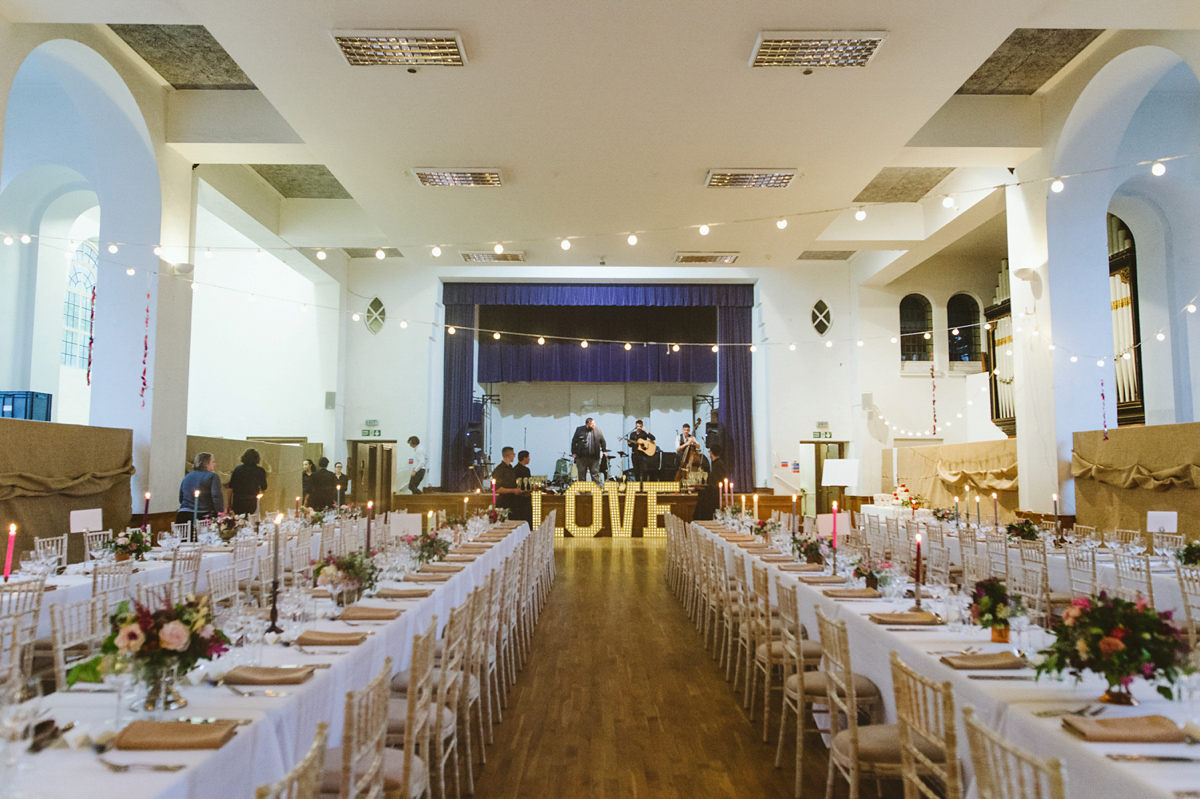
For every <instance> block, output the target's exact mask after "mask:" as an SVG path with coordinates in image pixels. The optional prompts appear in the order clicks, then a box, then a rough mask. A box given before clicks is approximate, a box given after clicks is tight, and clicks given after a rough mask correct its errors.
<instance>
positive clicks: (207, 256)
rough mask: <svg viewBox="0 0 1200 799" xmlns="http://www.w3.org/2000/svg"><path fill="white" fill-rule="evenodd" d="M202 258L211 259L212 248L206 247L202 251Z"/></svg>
mask: <svg viewBox="0 0 1200 799" xmlns="http://www.w3.org/2000/svg"><path fill="white" fill-rule="evenodd" d="M204 257H205V258H212V247H208V248H206V249H205V250H204Z"/></svg>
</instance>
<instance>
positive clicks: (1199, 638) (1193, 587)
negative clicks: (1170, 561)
mask: <svg viewBox="0 0 1200 799" xmlns="http://www.w3.org/2000/svg"><path fill="white" fill-rule="evenodd" d="M1175 574H1176V576H1178V577H1179V590H1180V592H1181V593H1182V594H1183V612H1184V614H1185V616H1184V617H1185V618H1186V619H1187V626H1188V637H1189V639H1190V641H1191V644H1192V649H1193V650H1194V649H1196V647H1197V646H1198V645H1200V566H1184V565H1183V564H1181V563H1178V562H1177V563H1176V564H1175Z"/></svg>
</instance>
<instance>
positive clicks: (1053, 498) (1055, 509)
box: [1050, 494, 1058, 533]
mask: <svg viewBox="0 0 1200 799" xmlns="http://www.w3.org/2000/svg"><path fill="white" fill-rule="evenodd" d="M1050 498H1051V499H1052V500H1054V532H1056V533H1057V532H1058V494H1051V495H1050Z"/></svg>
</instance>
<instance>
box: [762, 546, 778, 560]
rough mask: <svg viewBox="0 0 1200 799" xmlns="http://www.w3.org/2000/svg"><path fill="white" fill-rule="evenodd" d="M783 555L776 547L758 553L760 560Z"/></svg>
mask: <svg viewBox="0 0 1200 799" xmlns="http://www.w3.org/2000/svg"><path fill="white" fill-rule="evenodd" d="M782 554H783V553H782V552H780V551H779V550H778V549H775V548H774V547H770V548H768V549H764V550H763V551H762V552H760V553H758V556H759V557H760V558H763V557H770V556H771V555H782Z"/></svg>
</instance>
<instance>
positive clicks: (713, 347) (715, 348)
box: [712, 344, 719, 352]
mask: <svg viewBox="0 0 1200 799" xmlns="http://www.w3.org/2000/svg"><path fill="white" fill-rule="evenodd" d="M718 349H719V348H718V347H717V345H716V344H714V345H712V351H713V352H716V351H717V350H718Z"/></svg>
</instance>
